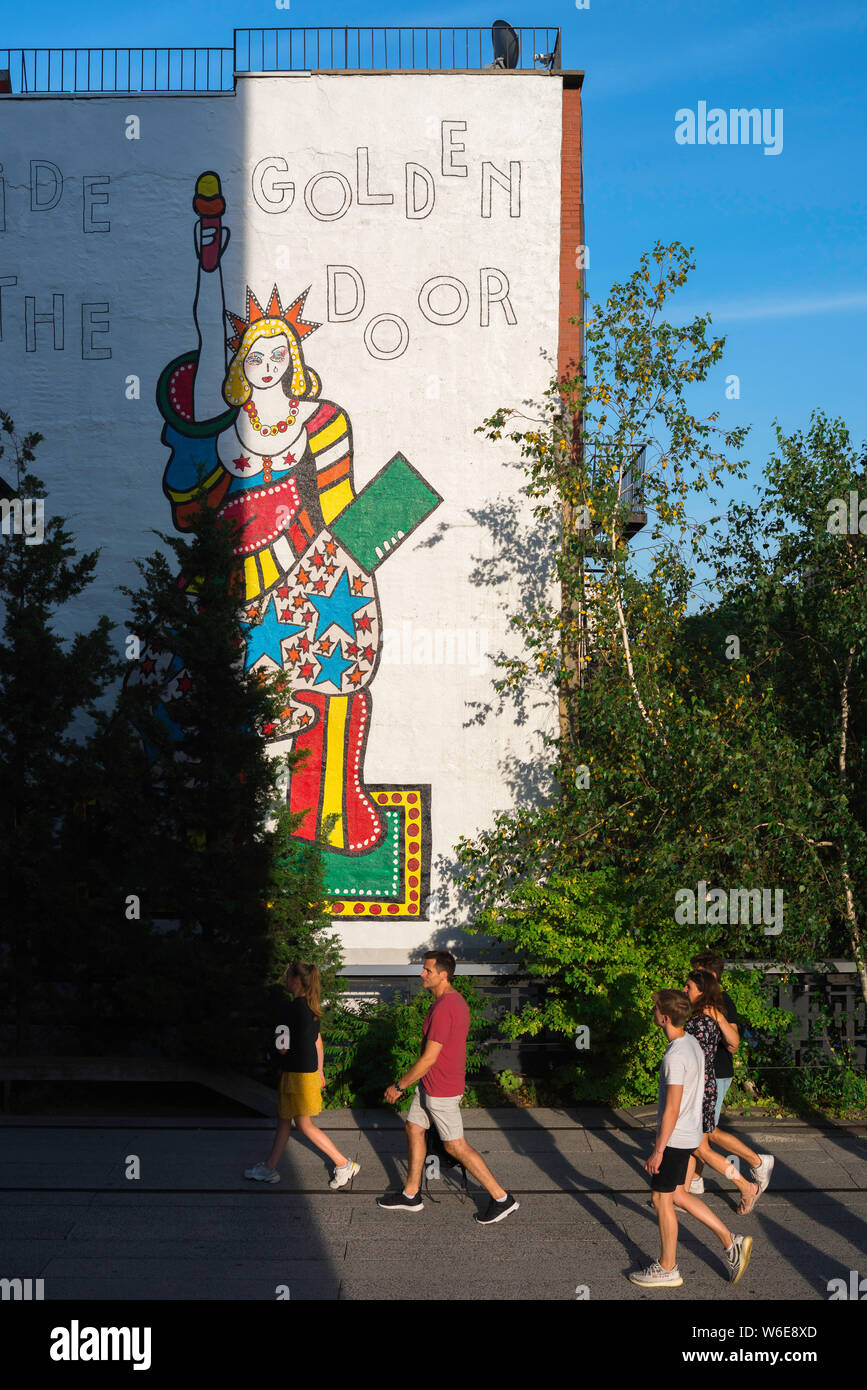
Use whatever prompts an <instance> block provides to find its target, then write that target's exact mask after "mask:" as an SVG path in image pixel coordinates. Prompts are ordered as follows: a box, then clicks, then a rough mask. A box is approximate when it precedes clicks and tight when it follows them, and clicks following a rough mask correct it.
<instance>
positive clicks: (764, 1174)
mask: <svg viewBox="0 0 867 1390" xmlns="http://www.w3.org/2000/svg"><path fill="white" fill-rule="evenodd" d="M773 1171H774V1159H773V1156H772V1155H771V1154H759V1166H758V1168H750V1174H751V1175H752V1179H753V1182H756V1183H758V1185H759V1197H761V1195H762V1193H763V1192H764V1190H765V1188H766V1187H767V1185H768V1183H769V1182H770V1181H771V1174H772V1173H773ZM756 1201H758V1198H756Z"/></svg>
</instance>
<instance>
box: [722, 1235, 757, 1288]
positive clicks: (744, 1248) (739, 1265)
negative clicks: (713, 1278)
mask: <svg viewBox="0 0 867 1390" xmlns="http://www.w3.org/2000/svg"><path fill="white" fill-rule="evenodd" d="M752 1253H753V1238H752V1236H736V1235H734V1233H732V1244H731V1248H730V1249H729V1250H724V1251H723V1259H724V1260H725V1262H726V1265H727V1266H728V1272H729V1281H730V1283H732V1284H736V1283H737V1282H738V1280H739V1279H740V1277H741V1275H742V1274H743V1273H744V1271H745V1270H746V1267H747V1265H748V1264H749V1262H750V1255H751V1254H752Z"/></svg>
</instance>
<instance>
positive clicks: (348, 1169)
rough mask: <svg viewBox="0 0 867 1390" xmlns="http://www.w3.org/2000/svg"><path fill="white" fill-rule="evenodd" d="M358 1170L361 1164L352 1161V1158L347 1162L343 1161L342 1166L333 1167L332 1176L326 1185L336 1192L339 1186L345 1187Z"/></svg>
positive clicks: (359, 1170)
mask: <svg viewBox="0 0 867 1390" xmlns="http://www.w3.org/2000/svg"><path fill="white" fill-rule="evenodd" d="M360 1172H361V1164H360V1163H353V1162H352V1159H350V1160H349V1162H348V1163H344V1165H343V1167H342V1168H338V1167H335V1169H334V1177H333V1178H332V1179H331V1182H330V1183H329V1184H328V1186H329V1187H330V1188H331V1191H332V1192H336V1191H337V1189H338V1188H339V1187H345V1186H346V1184H347V1183H348V1182H352V1179H353V1178H354V1177H355V1175H356V1173H360Z"/></svg>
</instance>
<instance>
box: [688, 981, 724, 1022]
mask: <svg viewBox="0 0 867 1390" xmlns="http://www.w3.org/2000/svg"><path fill="white" fill-rule="evenodd" d="M686 978H687V980H692V981H693V982H694V983H695V984H696V985H698V987H699V989H700V990H701V994H700V995H699V997H698V999H696V1001H695V1003H694V1004H693V1006H692V1013H691V1015H690V1017H691V1018H695V1016H696V1014H701V1013H704V1011H705V1009H711V1008H713V1009H719V1011H720V1013H725V1009H724V1008H723V997H722V990H721V989H720V985H719V981H718V980H717V978H716V976H715V975H712V974H711V972H710V971H709V970H693V971H691V972H690V974H689V975H687V977H686Z"/></svg>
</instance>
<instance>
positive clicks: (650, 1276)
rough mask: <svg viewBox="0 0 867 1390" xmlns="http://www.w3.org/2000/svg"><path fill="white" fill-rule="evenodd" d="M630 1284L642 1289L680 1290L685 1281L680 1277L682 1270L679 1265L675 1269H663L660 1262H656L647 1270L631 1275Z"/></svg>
mask: <svg viewBox="0 0 867 1390" xmlns="http://www.w3.org/2000/svg"><path fill="white" fill-rule="evenodd" d="M629 1282H630V1283H631V1284H638V1286H639V1287H640V1288H642V1289H679V1288H680V1286H681V1284H682V1283H683V1280H682V1279H681V1277H680V1270H679V1269H678V1267H677V1265H675V1266H674V1269H663V1268H662V1265H661V1264H660V1263H659V1260H654V1262H653V1264H652V1265H648V1266H647V1269H640V1270H638V1271H637V1272H636V1273H635V1274H630V1276H629Z"/></svg>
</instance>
